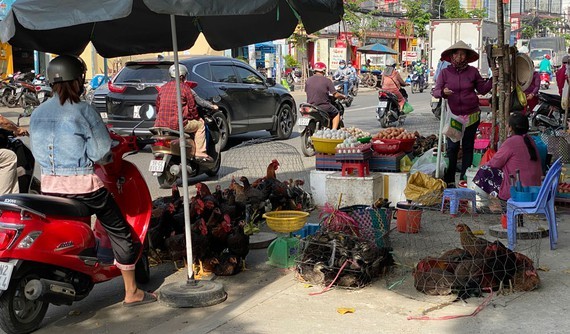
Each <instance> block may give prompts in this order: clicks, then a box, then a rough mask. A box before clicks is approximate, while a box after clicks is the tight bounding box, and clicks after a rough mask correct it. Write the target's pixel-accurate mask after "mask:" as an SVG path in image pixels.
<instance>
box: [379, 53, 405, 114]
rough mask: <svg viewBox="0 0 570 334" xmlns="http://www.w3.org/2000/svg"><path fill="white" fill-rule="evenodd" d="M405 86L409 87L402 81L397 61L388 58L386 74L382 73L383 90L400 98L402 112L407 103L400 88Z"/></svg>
mask: <svg viewBox="0 0 570 334" xmlns="http://www.w3.org/2000/svg"><path fill="white" fill-rule="evenodd" d="M403 86H408V84H407V83H406V82H405V81H404V79H402V77H401V76H400V73H398V71H397V70H396V60H394V58H392V57H388V59H386V68H385V69H384V72H382V89H383V90H387V91H389V92H391V93H394V94H395V95H396V96H397V97H398V105H399V106H400V110H402V107H403V106H404V103H405V102H406V99H405V98H404V95H402V92H400V88H402V87H403Z"/></svg>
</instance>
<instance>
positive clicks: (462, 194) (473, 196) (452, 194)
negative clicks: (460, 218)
mask: <svg viewBox="0 0 570 334" xmlns="http://www.w3.org/2000/svg"><path fill="white" fill-rule="evenodd" d="M446 199H449V213H450V214H452V215H456V214H457V210H458V209H459V202H460V200H462V199H464V200H469V201H471V203H472V206H473V210H472V211H471V213H473V214H475V213H477V193H476V192H475V190H472V189H468V188H448V189H445V190H444V191H443V198H442V199H441V212H444V211H445V210H444V205H445V200H446Z"/></svg>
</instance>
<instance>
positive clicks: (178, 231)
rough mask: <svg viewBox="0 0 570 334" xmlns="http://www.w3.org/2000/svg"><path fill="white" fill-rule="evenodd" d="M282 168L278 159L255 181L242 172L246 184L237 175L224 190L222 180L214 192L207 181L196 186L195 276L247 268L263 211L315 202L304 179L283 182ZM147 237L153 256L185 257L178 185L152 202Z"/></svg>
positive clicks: (193, 210)
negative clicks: (253, 235)
mask: <svg viewBox="0 0 570 334" xmlns="http://www.w3.org/2000/svg"><path fill="white" fill-rule="evenodd" d="M278 168H279V162H278V161H277V160H273V161H271V163H270V164H269V166H268V167H267V173H266V175H265V176H264V177H261V178H259V179H257V180H255V181H254V182H253V183H250V182H249V180H248V179H247V177H245V176H242V177H241V178H240V182H241V184H240V183H239V182H237V181H236V180H235V179H233V178H232V180H231V183H230V185H229V187H228V188H227V189H223V190H222V188H221V186H220V185H217V186H216V189H215V191H213V192H212V191H210V189H209V188H208V186H207V185H206V184H204V183H197V184H196V185H195V186H196V195H195V196H193V197H191V198H190V199H189V203H190V224H191V225H190V226H191V228H190V230H191V233H192V234H191V238H192V255H193V257H194V259H193V264H194V265H195V270H194V272H195V273H196V274H195V277H197V278H199V277H200V276H202V275H203V274H204V273H205V271H210V272H212V273H214V274H216V275H218V276H228V275H234V274H237V273H239V272H240V271H242V270H243V269H245V257H246V256H247V254H248V253H249V235H250V234H251V233H254V232H255V229H254V228H252V226H255V225H256V224H258V223H259V220H260V217H261V215H262V214H263V213H264V212H268V211H272V210H303V209H309V208H310V206H312V198H311V196H310V194H308V193H306V192H305V191H304V190H303V189H302V188H301V186H302V185H303V180H296V181H293V180H289V181H286V182H282V181H279V180H278V179H277V177H276V173H275V171H276V170H277V169H278ZM244 227H245V229H244ZM246 232H247V233H246ZM148 239H149V245H150V250H151V257H152V258H153V259H154V260H155V261H156V262H158V263H160V262H162V260H163V259H165V258H170V259H171V260H172V261H174V263H175V265H176V262H177V261H180V260H183V259H184V258H185V257H186V236H185V222H184V210H183V198H182V197H181V195H180V193H179V191H178V187H177V186H174V187H173V189H172V195H171V196H166V197H161V198H158V199H156V200H154V201H153V214H152V219H151V225H150V228H149V233H148Z"/></svg>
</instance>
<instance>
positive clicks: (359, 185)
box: [311, 172, 382, 207]
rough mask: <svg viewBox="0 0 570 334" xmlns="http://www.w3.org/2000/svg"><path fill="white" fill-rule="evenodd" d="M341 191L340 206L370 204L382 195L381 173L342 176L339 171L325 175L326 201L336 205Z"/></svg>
mask: <svg viewBox="0 0 570 334" xmlns="http://www.w3.org/2000/svg"><path fill="white" fill-rule="evenodd" d="M311 185H312V184H311ZM341 193H342V202H341V204H340V206H341V207H343V206H350V205H359V204H363V205H372V204H373V203H374V201H376V200H377V199H378V198H380V197H382V175H381V174H380V173H370V175H369V176H366V177H358V176H342V175H341V173H340V172H335V173H333V174H330V175H327V177H326V196H327V202H329V203H330V204H332V205H334V206H336V205H337V204H338V197H339V195H340V194H341Z"/></svg>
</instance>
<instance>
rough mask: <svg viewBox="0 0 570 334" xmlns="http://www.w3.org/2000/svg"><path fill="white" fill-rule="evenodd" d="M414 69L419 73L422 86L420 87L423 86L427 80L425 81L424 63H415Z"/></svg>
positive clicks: (419, 81) (419, 82)
mask: <svg viewBox="0 0 570 334" xmlns="http://www.w3.org/2000/svg"><path fill="white" fill-rule="evenodd" d="M413 70H414V71H416V72H417V74H418V84H419V86H420V87H423V85H424V82H425V81H424V79H425V77H424V75H425V73H424V65H423V64H422V63H420V62H416V64H415V65H414V68H413Z"/></svg>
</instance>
